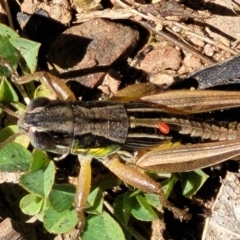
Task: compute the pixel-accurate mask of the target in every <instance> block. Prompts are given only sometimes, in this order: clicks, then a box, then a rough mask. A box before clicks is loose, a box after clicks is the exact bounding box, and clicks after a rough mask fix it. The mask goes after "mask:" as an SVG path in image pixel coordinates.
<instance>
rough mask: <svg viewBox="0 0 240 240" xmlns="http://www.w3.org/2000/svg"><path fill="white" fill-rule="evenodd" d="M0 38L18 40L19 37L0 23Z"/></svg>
mask: <svg viewBox="0 0 240 240" xmlns="http://www.w3.org/2000/svg"><path fill="white" fill-rule="evenodd" d="M0 36H5V37H7V38H18V37H19V35H18V34H17V33H16V31H14V30H13V29H12V28H10V27H8V26H6V25H5V24H1V23H0Z"/></svg>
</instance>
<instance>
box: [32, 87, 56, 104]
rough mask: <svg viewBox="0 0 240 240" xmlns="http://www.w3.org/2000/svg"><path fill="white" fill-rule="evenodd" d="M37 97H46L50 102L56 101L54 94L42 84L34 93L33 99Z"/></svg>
mask: <svg viewBox="0 0 240 240" xmlns="http://www.w3.org/2000/svg"><path fill="white" fill-rule="evenodd" d="M38 97H47V98H49V99H51V100H56V94H55V93H54V92H52V90H51V89H50V88H49V87H48V86H46V85H44V84H41V85H39V86H38V87H37V88H36V89H35V91H34V98H38Z"/></svg>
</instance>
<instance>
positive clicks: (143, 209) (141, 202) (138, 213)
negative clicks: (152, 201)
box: [131, 195, 158, 221]
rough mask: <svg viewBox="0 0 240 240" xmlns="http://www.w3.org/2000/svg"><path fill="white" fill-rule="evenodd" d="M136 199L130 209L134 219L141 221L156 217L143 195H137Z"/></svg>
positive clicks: (151, 219) (155, 218)
mask: <svg viewBox="0 0 240 240" xmlns="http://www.w3.org/2000/svg"><path fill="white" fill-rule="evenodd" d="M136 200H137V201H136V202H135V204H134V205H133V209H132V211H131V213H132V215H133V216H134V217H135V218H136V219H139V220H141V221H154V220H157V219H158V216H157V214H156V213H155V212H154V210H153V208H152V207H151V205H149V204H148V202H147V201H146V199H145V198H144V197H143V196H141V195H138V196H137V197H136Z"/></svg>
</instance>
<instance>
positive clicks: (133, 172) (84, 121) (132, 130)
mask: <svg viewBox="0 0 240 240" xmlns="http://www.w3.org/2000/svg"><path fill="white" fill-rule="evenodd" d="M1 62H2V65H5V66H6V67H8V68H9V69H10V71H11V72H12V75H13V77H14V79H15V81H16V82H17V83H18V84H24V83H27V82H29V81H32V80H36V79H37V80H40V81H41V82H42V83H44V84H45V85H47V86H48V87H49V88H50V89H51V90H52V91H53V92H54V93H55V94H56V96H57V97H58V98H59V99H60V100H49V99H48V98H37V99H34V100H32V101H31V102H30V103H29V104H28V107H27V111H26V113H25V114H23V116H22V117H21V118H20V119H19V120H18V126H19V129H20V131H21V132H22V133H23V134H27V135H28V136H29V138H30V141H31V143H32V145H33V146H34V147H36V148H38V149H41V150H44V151H48V152H53V153H56V154H59V155H60V157H58V160H60V159H62V158H64V157H65V156H67V155H68V154H74V155H78V156H79V160H80V164H81V169H80V173H79V176H78V181H77V190H76V197H75V201H74V205H75V208H76V210H77V214H78V218H79V224H78V226H76V232H75V236H74V238H78V236H79V235H80V234H81V232H82V231H83V228H84V223H85V220H84V214H83V210H84V208H85V205H86V201H87V196H88V194H89V191H90V185H91V166H90V164H91V159H92V158H96V159H98V160H99V161H101V162H102V163H103V164H104V165H105V166H106V167H107V168H109V169H110V171H112V172H113V173H114V174H115V175H117V176H118V177H119V178H120V179H122V180H123V181H124V182H126V183H128V184H130V185H132V186H134V187H136V188H138V189H140V190H143V191H145V192H150V193H155V194H157V195H158V196H159V199H160V201H161V203H162V205H163V206H164V207H165V208H167V209H169V210H170V211H172V212H173V213H174V215H175V216H176V217H178V218H180V219H189V217H190V216H189V214H188V213H187V212H186V211H184V210H180V209H178V208H176V207H175V206H173V205H172V204H171V203H170V202H169V201H168V200H167V199H166V197H165V195H164V192H163V190H162V188H161V185H160V183H158V182H156V181H154V180H153V179H151V178H150V177H149V176H147V175H145V174H144V173H142V172H140V171H138V170H137V169H135V168H132V167H131V166H129V165H126V164H124V163H123V162H122V161H123V160H126V158H124V153H125V152H126V151H139V152H141V150H142V149H144V150H147V152H145V153H143V154H139V156H137V157H135V158H134V160H135V163H136V165H137V166H138V167H139V168H142V169H143V170H146V171H153V172H184V171H190V170H193V169H196V168H204V167H207V166H211V165H214V164H216V163H219V162H222V161H225V160H227V159H230V158H232V157H235V156H238V155H239V154H240V148H239V136H240V125H239V123H237V122H233V123H228V122H211V121H208V122H203V121H202V120H199V119H198V114H199V113H202V112H207V111H213V110H219V109H226V108H236V107H239V105H240V92H230V91H211V90H195V91H189V90H176V91H167V92H162V93H159V89H157V88H155V86H153V85H151V84H137V85H134V86H130V87H128V88H126V89H123V90H122V91H120V92H118V93H117V94H116V95H115V96H113V97H112V98H111V99H110V100H108V101H92V102H82V101H76V99H75V97H74V95H73V93H72V92H71V91H70V90H69V89H68V87H67V86H66V84H65V83H64V82H62V81H61V80H60V79H58V78H57V77H54V76H52V75H51V74H49V73H44V72H37V73H34V74H31V75H27V76H24V77H21V78H18V77H17V76H15V75H14V74H13V71H12V69H11V67H10V65H9V64H8V63H7V62H4V61H3V60H2V61H1ZM3 63H4V64H3ZM173 134H178V136H179V137H181V136H190V137H193V138H200V139H201V140H202V141H204V142H203V143H198V144H191V145H182V146H179V147H173V148H170V149H166V150H160V149H159V148H158V147H157V146H159V145H161V144H162V143H165V142H171V141H173ZM205 142H207V143H205Z"/></svg>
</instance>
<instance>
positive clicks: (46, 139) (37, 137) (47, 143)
mask: <svg viewBox="0 0 240 240" xmlns="http://www.w3.org/2000/svg"><path fill="white" fill-rule="evenodd" d="M29 138H30V141H31V144H32V145H33V146H34V147H35V148H38V149H40V150H51V149H54V148H55V145H56V143H55V139H54V137H53V136H52V135H51V134H49V133H48V132H44V131H38V130H36V129H33V128H31V129H30V130H29Z"/></svg>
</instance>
